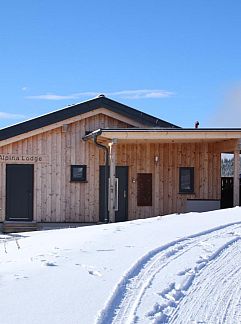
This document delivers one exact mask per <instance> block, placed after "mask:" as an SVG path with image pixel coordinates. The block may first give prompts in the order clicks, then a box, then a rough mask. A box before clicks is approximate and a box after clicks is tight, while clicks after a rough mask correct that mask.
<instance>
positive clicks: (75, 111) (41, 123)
mask: <svg viewBox="0 0 241 324" xmlns="http://www.w3.org/2000/svg"><path fill="white" fill-rule="evenodd" d="M98 108H106V109H109V110H110V111H113V112H115V113H118V114H120V115H123V116H125V117H128V118H131V119H133V120H135V121H137V122H140V123H142V124H144V125H146V126H147V127H161V128H180V127H178V126H176V125H174V124H171V123H169V122H166V121H164V120H162V119H159V118H156V117H153V116H151V115H148V114H146V113H144V112H142V111H140V110H137V109H134V108H131V107H128V106H126V105H124V104H121V103H119V102H117V101H114V100H112V99H109V98H107V97H105V96H103V95H101V96H99V97H97V98H94V99H91V100H88V101H85V102H83V103H79V104H75V105H72V106H69V107H67V108H63V109H60V110H57V111H55V112H52V113H49V114H46V115H43V116H39V117H36V118H33V119H31V120H28V121H25V122H22V123H19V124H16V125H13V126H9V127H6V128H3V129H1V130H0V141H1V140H5V139H7V138H11V137H14V136H17V135H21V134H24V133H27V132H30V131H33V130H36V129H38V128H41V127H45V126H49V125H51V124H54V123H57V122H61V121H64V120H66V119H69V118H72V117H75V116H78V115H81V114H84V113H87V112H90V111H93V110H95V109H98Z"/></svg>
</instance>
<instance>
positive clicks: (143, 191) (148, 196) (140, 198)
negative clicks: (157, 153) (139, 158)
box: [137, 173, 152, 206]
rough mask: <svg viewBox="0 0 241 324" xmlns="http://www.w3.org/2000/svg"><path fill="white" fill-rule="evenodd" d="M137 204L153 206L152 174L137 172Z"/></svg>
mask: <svg viewBox="0 0 241 324" xmlns="http://www.w3.org/2000/svg"><path fill="white" fill-rule="evenodd" d="M137 206H152V174H151V173H138V174H137Z"/></svg>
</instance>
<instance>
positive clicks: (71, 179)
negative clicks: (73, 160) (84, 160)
mask: <svg viewBox="0 0 241 324" xmlns="http://www.w3.org/2000/svg"><path fill="white" fill-rule="evenodd" d="M77 168H82V176H81V177H75V176H74V170H75V169H77ZM86 169H87V166H86V165H85V164H74V165H73V164H72V165H71V171H70V181H71V182H72V181H73V182H87V180H86Z"/></svg>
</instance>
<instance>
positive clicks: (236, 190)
mask: <svg viewBox="0 0 241 324" xmlns="http://www.w3.org/2000/svg"><path fill="white" fill-rule="evenodd" d="M239 174H240V150H235V151H234V175H233V206H234V207H235V206H239V187H240V184H239V182H240V180H239Z"/></svg>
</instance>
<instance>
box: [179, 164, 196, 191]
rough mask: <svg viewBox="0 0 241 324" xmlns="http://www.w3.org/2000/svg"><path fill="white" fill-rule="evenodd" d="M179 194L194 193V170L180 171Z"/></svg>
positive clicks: (183, 168) (187, 168)
mask: <svg viewBox="0 0 241 324" xmlns="http://www.w3.org/2000/svg"><path fill="white" fill-rule="evenodd" d="M179 192H180V193H194V168H191V167H181V168H180V169H179Z"/></svg>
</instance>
